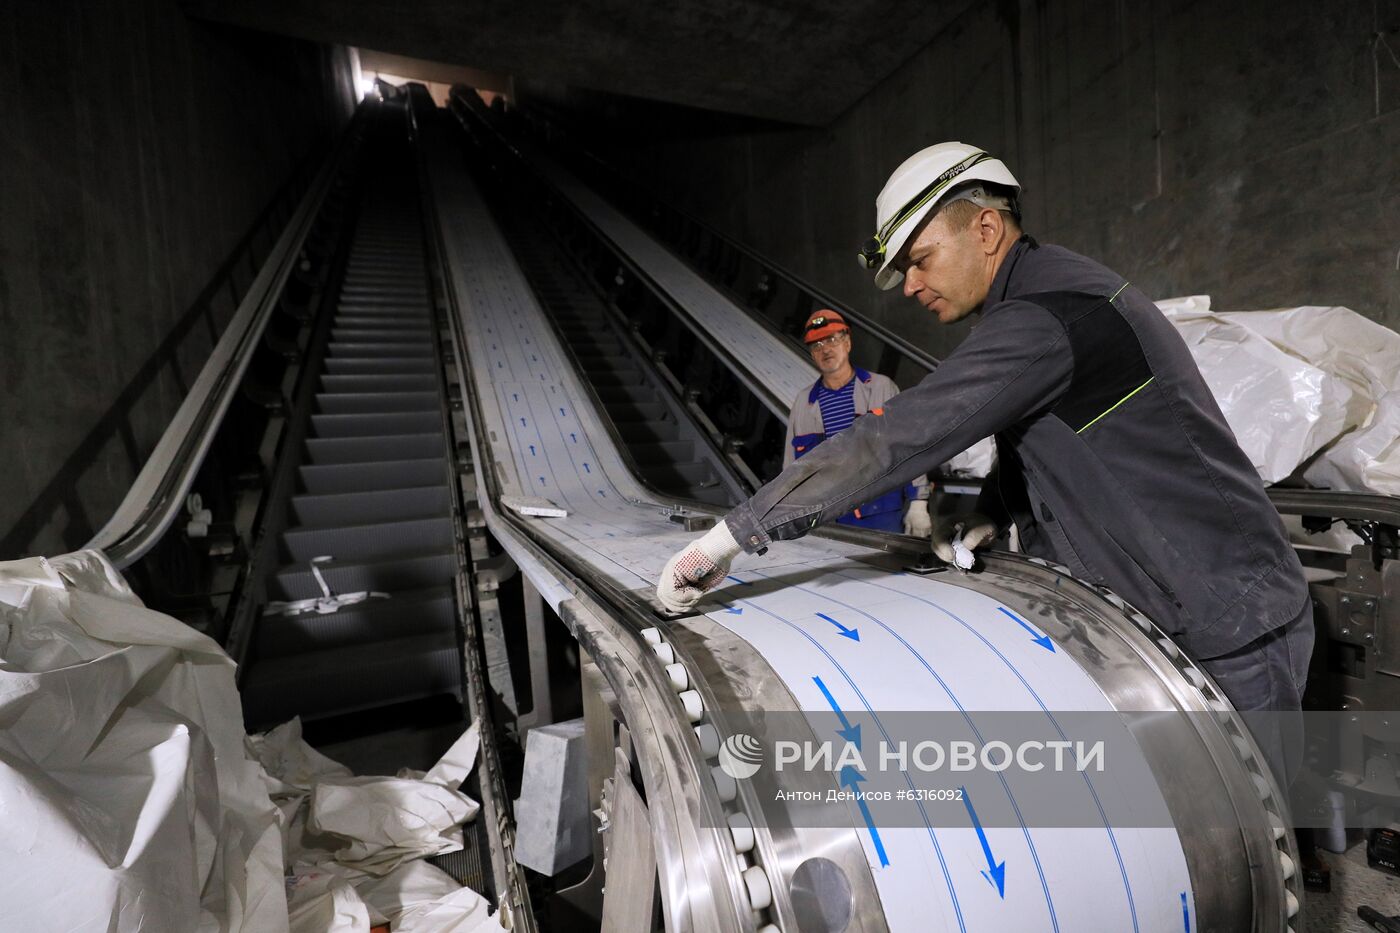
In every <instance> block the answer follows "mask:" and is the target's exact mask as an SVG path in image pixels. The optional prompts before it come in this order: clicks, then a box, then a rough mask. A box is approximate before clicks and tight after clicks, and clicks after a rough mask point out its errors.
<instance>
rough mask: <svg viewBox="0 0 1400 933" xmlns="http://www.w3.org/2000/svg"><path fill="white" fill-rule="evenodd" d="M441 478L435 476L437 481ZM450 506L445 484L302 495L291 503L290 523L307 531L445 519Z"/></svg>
mask: <svg viewBox="0 0 1400 933" xmlns="http://www.w3.org/2000/svg"><path fill="white" fill-rule="evenodd" d="M410 462H413V461H410ZM442 478H443V476H442V474H441V473H439V474H438V479H442ZM450 505H451V500H450V499H449V497H448V487H447V485H446V484H443V485H438V486H407V487H404V488H400V489H379V490H375V491H372V492H340V493H303V494H302V495H299V496H293V497H292V499H291V508H292V520H293V521H295V522H296V523H297V524H298V525H300V526H302V527H310V528H326V527H330V526H332V525H362V524H367V523H369V522H392V521H400V520H405V519H412V518H434V517H438V516H442V515H446V514H447V510H448V508H449V506H450Z"/></svg>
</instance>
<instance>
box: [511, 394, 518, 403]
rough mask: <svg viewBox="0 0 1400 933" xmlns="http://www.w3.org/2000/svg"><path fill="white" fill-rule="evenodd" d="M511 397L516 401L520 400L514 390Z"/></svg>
mask: <svg viewBox="0 0 1400 933" xmlns="http://www.w3.org/2000/svg"><path fill="white" fill-rule="evenodd" d="M511 398H513V399H515V400H516V401H517V402H518V401H520V396H519V395H518V394H517V393H515V392H512V393H511Z"/></svg>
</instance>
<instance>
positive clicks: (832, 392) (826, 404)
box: [817, 378, 856, 437]
mask: <svg viewBox="0 0 1400 933" xmlns="http://www.w3.org/2000/svg"><path fill="white" fill-rule="evenodd" d="M855 391H856V381H855V379H854V378H853V379H851V380H850V381H849V382H847V383H846V384H845V385H843V386H842V387H841V388H839V389H828V388H827V387H826V384H825V383H822V384H820V385H819V386H818V387H817V404H818V405H820V406H821V409H822V431H823V432H824V433H825V434H826V436H827V437H830V436H831V435H833V434H837V433H839V432H841V431H844V430H846V429H847V428H849V427H850V426H851V424H852V423H854V421H855V420H856V403H855Z"/></svg>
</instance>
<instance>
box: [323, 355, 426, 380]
mask: <svg viewBox="0 0 1400 933" xmlns="http://www.w3.org/2000/svg"><path fill="white" fill-rule="evenodd" d="M434 362H435V361H434V360H433V358H432V357H431V356H375V357H352V356H333V357H327V359H326V372H328V373H330V374H332V375H336V376H341V375H345V376H349V375H359V374H362V373H363V374H374V373H378V374H382V375H390V374H394V373H428V372H432V371H433V367H434Z"/></svg>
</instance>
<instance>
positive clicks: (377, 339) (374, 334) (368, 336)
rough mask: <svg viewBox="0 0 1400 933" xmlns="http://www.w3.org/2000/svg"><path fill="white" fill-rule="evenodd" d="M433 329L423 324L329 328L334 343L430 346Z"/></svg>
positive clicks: (358, 325) (338, 326)
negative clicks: (418, 344)
mask: <svg viewBox="0 0 1400 933" xmlns="http://www.w3.org/2000/svg"><path fill="white" fill-rule="evenodd" d="M432 339H433V329H432V328H431V327H429V326H428V325H427V323H426V322H425V323H424V324H422V325H421V326H412V327H410V326H408V325H407V324H381V325H379V326H377V327H376V326H375V325H373V324H356V325H353V326H349V325H347V326H341V325H339V324H337V325H336V326H334V327H332V328H331V340H332V341H333V342H335V343H340V344H345V343H377V344H386V343H421V344H429V345H430V344H431V343H432Z"/></svg>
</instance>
